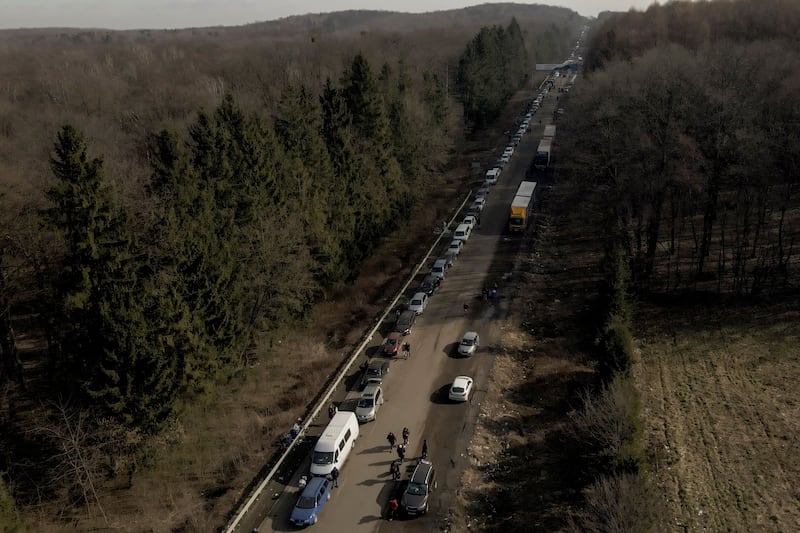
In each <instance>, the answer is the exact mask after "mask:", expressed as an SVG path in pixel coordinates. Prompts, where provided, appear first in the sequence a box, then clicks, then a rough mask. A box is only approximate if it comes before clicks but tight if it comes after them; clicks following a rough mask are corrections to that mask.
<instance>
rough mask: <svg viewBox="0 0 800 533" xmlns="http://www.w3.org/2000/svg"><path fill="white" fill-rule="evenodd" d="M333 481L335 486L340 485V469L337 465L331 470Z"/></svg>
mask: <svg viewBox="0 0 800 533" xmlns="http://www.w3.org/2000/svg"><path fill="white" fill-rule="evenodd" d="M331 481H333V486H334V487H338V486H339V469H338V468H336V467H335V466H334V467H333V470H331Z"/></svg>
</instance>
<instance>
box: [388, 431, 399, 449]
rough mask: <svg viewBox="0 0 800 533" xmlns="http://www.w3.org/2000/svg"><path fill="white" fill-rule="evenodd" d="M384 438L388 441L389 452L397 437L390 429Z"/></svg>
mask: <svg viewBox="0 0 800 533" xmlns="http://www.w3.org/2000/svg"><path fill="white" fill-rule="evenodd" d="M386 440H388V441H389V453H392V448H394V443H395V442H397V437H395V436H394V433H392V432H391V431H390V432H389V434H388V435H386Z"/></svg>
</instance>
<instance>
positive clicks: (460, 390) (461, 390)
mask: <svg viewBox="0 0 800 533" xmlns="http://www.w3.org/2000/svg"><path fill="white" fill-rule="evenodd" d="M450 390H451V391H453V393H455V394H460V393H462V392H464V387H453V388H452V389H450Z"/></svg>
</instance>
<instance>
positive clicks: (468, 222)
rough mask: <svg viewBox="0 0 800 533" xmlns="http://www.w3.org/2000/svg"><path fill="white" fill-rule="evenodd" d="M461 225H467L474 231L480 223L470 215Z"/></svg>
mask: <svg viewBox="0 0 800 533" xmlns="http://www.w3.org/2000/svg"><path fill="white" fill-rule="evenodd" d="M461 223H462V224H466V225H467V226H469V229H470V230H473V229H475V225H476V224H477V223H478V221H477V220H476V219H475V217H473V216H471V215H470V216H468V217H464V220H462V221H461Z"/></svg>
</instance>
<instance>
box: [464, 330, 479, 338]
mask: <svg viewBox="0 0 800 533" xmlns="http://www.w3.org/2000/svg"><path fill="white" fill-rule="evenodd" d="M477 337H478V332H477V331H468V332H466V333H464V338H465V339H476V338H477Z"/></svg>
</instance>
